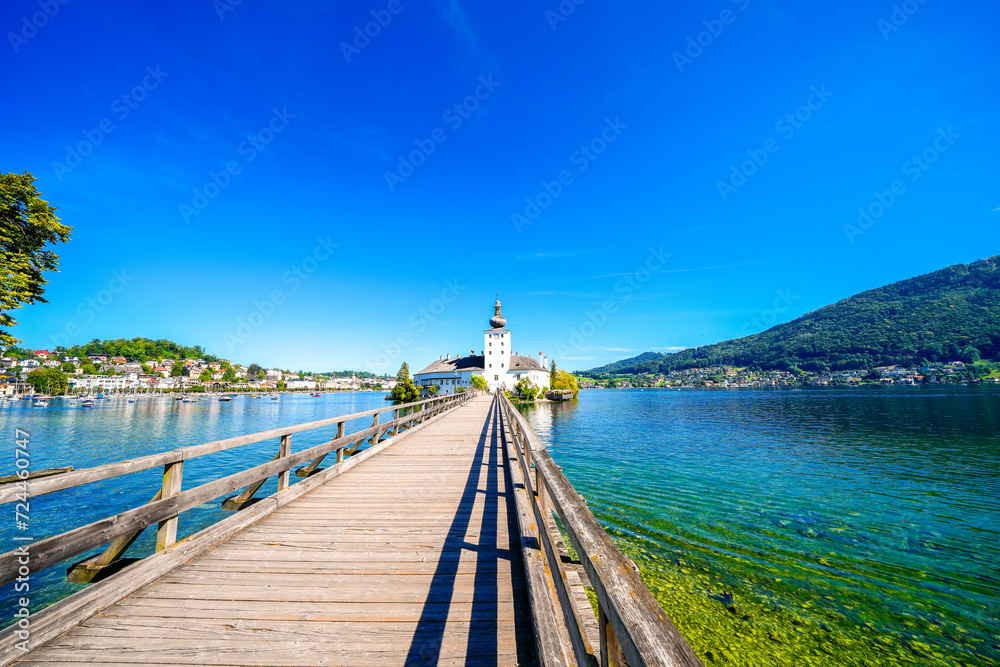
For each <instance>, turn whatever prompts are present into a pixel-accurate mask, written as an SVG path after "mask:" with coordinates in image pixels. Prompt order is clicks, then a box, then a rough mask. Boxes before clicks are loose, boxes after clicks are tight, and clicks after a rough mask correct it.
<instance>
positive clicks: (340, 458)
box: [337, 422, 344, 463]
mask: <svg viewBox="0 0 1000 667" xmlns="http://www.w3.org/2000/svg"><path fill="white" fill-rule="evenodd" d="M343 437H344V422H337V439H340V438H343ZM343 462H344V448H343V447H341V448H339V449H338V450H337V463H343Z"/></svg>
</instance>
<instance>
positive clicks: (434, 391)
mask: <svg viewBox="0 0 1000 667" xmlns="http://www.w3.org/2000/svg"><path fill="white" fill-rule="evenodd" d="M439 390H440V388H439V387H438V386H437V385H436V384H432V385H430V386H429V387H427V395H428V396H431V397H434V396H437V395H438V391H439Z"/></svg>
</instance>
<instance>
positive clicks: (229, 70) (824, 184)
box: [0, 0, 1000, 374]
mask: <svg viewBox="0 0 1000 667" xmlns="http://www.w3.org/2000/svg"><path fill="white" fill-rule="evenodd" d="M46 7H48V9H46ZM560 7H561V8H563V9H562V12H563V13H560ZM568 8H572V12H569V11H568ZM46 12H47V13H46ZM39 13H41V16H42V18H38V17H39ZM998 19H1000V7H997V6H996V5H995V4H992V3H989V4H988V3H985V2H959V3H958V4H948V5H946V4H944V3H935V2H923V3H921V2H919V1H918V0H908V1H907V2H897V3H893V2H885V3H875V4H871V3H861V2H856V1H854V2H849V3H847V4H841V5H830V6H824V7H801V6H794V5H787V4H778V3H773V2H763V1H762V0H735V1H729V0H725V1H720V2H716V3H707V2H700V3H695V4H694V5H691V6H685V7H664V6H661V5H658V4H653V3H635V4H629V5H627V6H614V7H612V6H607V5H601V4H599V3H592V2H581V4H576V3H575V2H569V1H568V0H567V2H564V3H562V4H561V5H560V4H559V3H557V2H551V3H543V4H541V5H538V6H532V7H526V6H513V7H479V6H472V5H463V4H460V3H459V2H458V1H457V0H451V1H450V2H441V3H435V4H434V5H433V6H421V5H418V4H410V3H409V2H408V1H407V0H379V1H378V2H374V3H360V2H347V3H343V4H341V5H339V6H337V7H328V6H326V5H324V4H322V3H316V2H307V3H305V4H300V5H296V6H294V7H279V8H275V7H261V6H255V5H252V4H249V3H236V2H233V1H231V0H218V1H217V2H215V3H212V2H206V1H204V0H202V1H200V2H189V1H182V2H178V3H174V4H171V5H170V6H127V5H120V6H109V7H92V6H88V5H85V4H78V3H75V2H67V3H66V4H60V3H51V5H49V4H46V3H44V2H43V3H41V4H40V3H39V2H38V0H32V1H26V0H16V1H15V2H12V3H9V4H8V10H7V11H6V12H5V18H4V19H3V23H2V27H3V28H4V30H3V33H4V35H5V42H6V45H5V46H3V47H2V48H0V51H2V52H3V55H2V56H0V57H2V60H3V68H4V72H5V75H6V81H7V86H8V89H9V90H10V91H18V95H17V96H16V104H15V103H11V104H8V105H5V106H4V108H3V109H2V110H0V114H2V116H3V120H4V122H5V125H6V126H7V127H8V128H9V131H8V137H7V140H6V141H5V142H4V144H3V146H2V148H0V158H2V159H0V164H2V166H3V169H4V171H13V172H19V173H20V172H24V171H29V172H31V173H32V174H33V175H34V176H35V177H36V178H37V179H38V180H37V183H36V186H37V187H38V189H39V190H40V191H41V192H42V193H43V197H44V198H45V199H46V200H47V201H49V203H50V204H52V205H53V206H56V207H57V208H58V211H57V214H58V215H59V217H60V218H61V220H62V222H63V223H64V224H67V225H70V226H72V227H73V228H74V231H73V238H72V239H71V241H70V242H69V243H68V244H63V245H61V246H60V247H58V248H55V250H56V252H57V253H58V254H59V255H60V273H54V274H47V277H48V279H49V280H50V284H49V285H48V287H47V289H46V292H45V298H46V299H48V301H49V302H50V303H48V304H36V305H32V306H26V307H24V308H22V309H19V310H16V311H12V313H11V314H12V315H14V317H15V318H16V319H17V320H18V322H19V324H18V325H17V326H15V327H13V328H12V329H11V333H13V334H14V335H15V336H16V337H18V338H21V339H24V341H25V343H24V344H25V345H26V346H30V347H32V348H36V349H51V348H53V347H55V346H56V345H59V344H63V345H67V346H68V345H72V344H83V343H86V342H88V341H90V340H91V339H94V338H101V339H109V338H110V339H113V338H133V337H137V336H141V337H147V338H152V339H159V338H166V339H170V340H173V341H175V342H178V343H182V344H184V345H201V346H203V347H204V348H205V349H206V351H207V352H209V353H211V354H214V355H217V356H219V357H223V358H227V359H231V360H233V361H238V362H240V363H245V364H249V363H258V364H260V365H262V366H265V367H281V368H291V369H293V370H298V369H303V370H310V371H323V370H338V369H344V370H346V369H356V370H368V371H372V372H377V373H389V374H392V373H395V371H396V369H398V368H399V366H400V364H401V363H402V362H403V361H406V362H408V363H409V366H410V368H411V370H419V369H420V368H423V367H424V366H426V365H427V363H429V362H430V361H432V360H434V359H437V358H438V356H439V355H442V354H449V353H450V354H452V355H455V354H462V355H463V356H464V355H466V354H468V353H469V352H470V351H471V350H472V349H473V348H475V349H476V350H477V351H478V350H479V349H480V348H481V346H482V331H483V329H484V328H486V327H487V321H488V319H489V318H490V316H491V315H492V314H493V309H492V305H493V301H494V299H495V295H496V293H497V292H499V293H500V299H501V301H502V303H503V314H504V316H505V317H506V318H507V320H508V322H509V325H508V326H509V328H510V329H511V331H512V335H513V337H514V345H513V346H514V349H515V350H517V351H518V352H520V353H521V354H524V355H537V353H538V352H542V353H544V354H546V355H548V356H549V357H550V358H552V359H554V360H555V361H556V363H557V364H558V365H559V366H560V367H562V368H566V369H576V370H585V369H589V368H593V367H596V366H600V365H603V364H606V363H609V362H613V361H617V360H620V359H624V358H628V357H632V356H635V355H637V354H639V353H642V352H646V351H671V350H677V349H683V348H686V347H697V346H700V345H705V344H709V343H715V342H718V341H721V340H728V339H732V338H738V337H740V336H743V335H747V334H748V333H754V332H756V331H758V330H763V329H766V328H768V327H769V326H771V325H773V324H777V323H780V322H785V321H789V320H792V319H794V318H796V317H799V316H801V315H803V314H805V313H807V312H810V311H813V310H816V309H818V308H820V307H822V306H825V305H828V304H830V303H834V302H836V301H838V300H840V299H843V298H846V297H849V296H851V295H853V294H856V293H858V292H862V291H864V290H867V289H873V288H877V287H881V286H883V285H886V284H889V283H892V282H896V281H899V280H904V279H907V278H911V277H914V276H917V275H920V274H924V273H929V272H932V271H936V270H938V269H941V268H944V267H946V266H949V265H953V264H958V263H969V262H972V261H975V260H977V259H981V258H984V257H989V256H993V255H997V254H998V253H1000V250H998V248H1000V244H998V241H1000V232H998V224H997V223H998V222H1000V218H998V216H1000V193H998V192H997V187H996V176H997V168H996V161H995V155H996V149H997V147H998V145H1000V142H998V139H1000V127H998V125H997V123H996V110H997V102H998V99H997V95H998V93H997V90H998V87H997V83H998V74H1000V65H998V64H997V63H1000V57H998V55H1000V54H998V53H997V51H998V44H997V41H996V40H995V38H994V35H993V32H994V27H995V26H996V25H997V22H998ZM366 30H367V31H368V34H367V35H366V34H365V31H366ZM990 54H992V55H990ZM990 63H993V64H992V65H991V64H990ZM769 320H770V321H769Z"/></svg>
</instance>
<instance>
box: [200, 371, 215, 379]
mask: <svg viewBox="0 0 1000 667" xmlns="http://www.w3.org/2000/svg"><path fill="white" fill-rule="evenodd" d="M211 381H212V371H210V370H204V371H202V372H201V375H199V376H198V382H211Z"/></svg>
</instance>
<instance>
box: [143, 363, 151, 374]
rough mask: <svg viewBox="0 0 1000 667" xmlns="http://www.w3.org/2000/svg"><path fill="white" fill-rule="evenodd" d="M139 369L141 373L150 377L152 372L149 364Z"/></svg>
mask: <svg viewBox="0 0 1000 667" xmlns="http://www.w3.org/2000/svg"><path fill="white" fill-rule="evenodd" d="M141 368H142V372H143V373H145V374H146V375H150V374H151V373H152V372H153V369H152V367H150V365H149V364H142V366H141Z"/></svg>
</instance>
